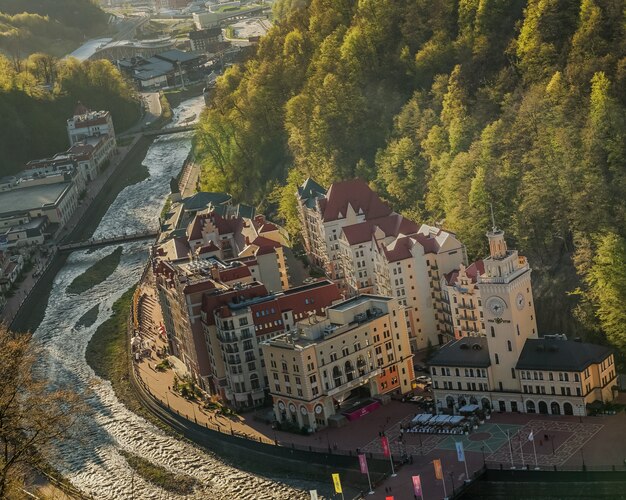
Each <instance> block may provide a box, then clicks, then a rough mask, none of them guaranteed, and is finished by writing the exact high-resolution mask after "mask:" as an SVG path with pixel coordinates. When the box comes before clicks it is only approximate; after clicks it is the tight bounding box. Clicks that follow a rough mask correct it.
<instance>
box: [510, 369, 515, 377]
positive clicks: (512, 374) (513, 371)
mask: <svg viewBox="0 0 626 500" xmlns="http://www.w3.org/2000/svg"><path fill="white" fill-rule="evenodd" d="M511 377H513V378H515V368H511Z"/></svg>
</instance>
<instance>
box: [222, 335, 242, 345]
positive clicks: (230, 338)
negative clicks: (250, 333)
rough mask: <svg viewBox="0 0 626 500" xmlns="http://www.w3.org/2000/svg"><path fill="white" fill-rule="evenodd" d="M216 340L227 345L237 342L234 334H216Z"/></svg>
mask: <svg viewBox="0 0 626 500" xmlns="http://www.w3.org/2000/svg"><path fill="white" fill-rule="evenodd" d="M217 340H219V341H220V342H222V343H224V344H227V343H230V344H232V343H236V342H239V339H238V338H237V335H234V334H224V333H218V334H217Z"/></svg>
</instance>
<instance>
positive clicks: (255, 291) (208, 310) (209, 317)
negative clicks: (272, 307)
mask: <svg viewBox="0 0 626 500" xmlns="http://www.w3.org/2000/svg"><path fill="white" fill-rule="evenodd" d="M267 293H268V292H267V288H265V285H263V284H261V283H253V284H251V285H250V286H246V287H245V288H243V289H241V290H234V289H230V290H226V291H223V292H221V293H214V294H205V295H204V296H203V297H202V311H203V312H204V313H205V314H206V322H207V324H209V325H214V324H215V316H214V315H213V312H214V311H215V310H216V309H218V308H219V307H221V306H223V305H228V303H229V302H233V300H234V299H235V298H239V299H245V300H247V299H252V298H255V297H264V296H266V295H267Z"/></svg>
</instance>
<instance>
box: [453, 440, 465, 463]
mask: <svg viewBox="0 0 626 500" xmlns="http://www.w3.org/2000/svg"><path fill="white" fill-rule="evenodd" d="M454 444H455V445H456V456H457V458H458V459H459V462H465V451H464V450H463V443H462V442H461V441H457V442H456V443H454Z"/></svg>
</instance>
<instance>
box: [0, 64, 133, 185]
mask: <svg viewBox="0 0 626 500" xmlns="http://www.w3.org/2000/svg"><path fill="white" fill-rule="evenodd" d="M77 101H81V102H83V103H84V104H85V105H87V106H89V107H90V108H91V109H107V110H109V111H111V114H112V116H113V122H114V125H115V127H116V130H117V131H122V130H124V129H125V128H128V127H129V126H131V125H132V124H133V123H134V122H135V121H136V120H137V119H138V118H139V103H138V100H137V96H136V94H135V91H134V89H133V88H132V87H131V86H130V85H129V84H128V83H127V82H126V81H125V80H124V79H123V78H122V76H121V75H120V73H119V72H118V70H117V68H115V66H113V65H112V64H111V63H110V62H108V61H86V62H84V63H80V62H78V61H77V60H76V59H70V60H63V61H58V60H56V59H54V58H53V57H50V56H48V55H45V54H33V55H32V56H30V57H29V58H28V59H26V60H23V61H9V59H7V58H5V57H3V56H1V55H0V131H2V133H0V158H1V159H2V161H1V162H0V176H3V175H8V174H11V173H14V172H16V171H18V170H20V169H21V168H23V166H24V163H25V162H26V161H28V160H32V159H36V158H40V157H44V156H47V155H51V154H54V153H58V152H61V151H65V150H66V149H67V148H68V147H69V144H68V138H67V131H66V120H67V119H68V118H69V117H71V116H72V112H73V111H74V108H75V107H76V103H77Z"/></svg>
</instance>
